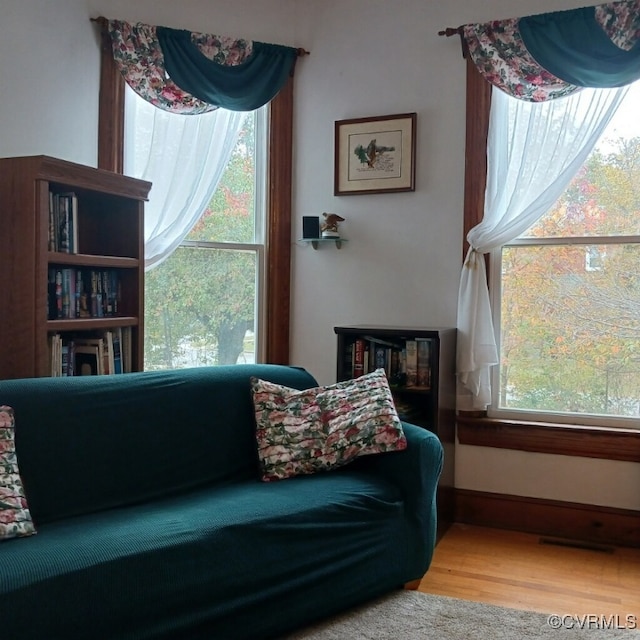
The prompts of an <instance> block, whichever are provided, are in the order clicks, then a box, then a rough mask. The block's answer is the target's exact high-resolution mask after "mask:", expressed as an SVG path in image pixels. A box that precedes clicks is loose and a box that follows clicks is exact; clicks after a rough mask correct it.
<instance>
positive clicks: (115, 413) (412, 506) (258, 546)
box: [0, 365, 443, 640]
mask: <svg viewBox="0 0 640 640" xmlns="http://www.w3.org/2000/svg"><path fill="white" fill-rule="evenodd" d="M251 376H256V377H259V378H262V379H265V380H270V381H273V382H276V383H278V384H283V385H286V386H289V387H293V388H296V389H305V388H309V387H312V386H317V383H316V381H315V380H314V378H313V377H312V376H311V375H310V374H309V373H307V372H306V371H305V370H303V369H300V368H295V367H286V366H279V365H238V366H228V367H207V368H201V369H187V370H180V371H168V372H146V373H132V374H124V375H118V376H87V377H73V378H34V379H27V380H6V381H0V404H6V405H10V406H12V407H13V408H14V412H15V419H16V426H15V440H16V452H17V456H18V464H19V467H20V473H21V477H22V480H23V485H24V489H25V493H26V497H27V500H28V504H29V508H30V510H31V515H32V517H33V520H34V523H35V526H36V529H37V534H36V535H32V536H29V537H22V538H13V539H10V540H5V541H2V542H0V636H1V637H2V638H6V639H7V640H9V639H11V640H13V639H18V638H20V639H21V640H57V639H60V640H62V639H64V640H70V639H72V638H82V639H86V640H89V639H90V640H110V639H117V640H128V639H131V640H134V639H135V640H143V639H146V638H167V639H168V638H171V639H178V638H184V639H185V640H186V639H188V640H197V639H199V638H203V639H205V638H206V639H207V640H234V639H236V638H237V639H240V638H246V639H251V640H259V639H261V638H265V639H266V638H276V637H278V636H280V635H282V634H285V633H287V632H289V631H292V630H293V629H296V628H299V627H301V626H304V625H305V624H308V623H310V622H312V621H315V620H317V619H319V618H322V617H324V616H327V615H330V614H334V613H337V612H339V611H342V610H345V609H347V608H349V607H351V606H354V605H357V604H360V603H362V602H364V601H366V600H368V599H371V598H374V597H377V596H380V595H381V594H383V593H385V592H388V591H390V590H393V589H395V588H399V587H402V585H403V584H405V583H407V582H409V581H413V580H415V579H418V578H420V577H421V576H422V575H423V574H424V573H425V571H426V570H427V568H428V567H429V563H430V561H431V556H432V552H433V548H434V545H435V530H436V515H435V514H436V511H435V492H436V485H437V481H438V476H439V473H440V468H441V464H442V455H443V454H442V447H441V446H440V443H439V441H438V439H437V438H436V437H435V436H434V435H433V434H431V433H430V432H428V431H426V430H424V429H421V428H418V427H416V426H413V425H409V424H403V426H404V430H405V434H406V437H407V440H408V447H407V449H406V450H404V451H401V452H393V453H384V454H381V455H372V456H363V457H361V458H359V459H357V460H356V461H354V462H352V463H351V464H349V465H347V466H345V467H343V468H341V469H338V470H334V471H329V472H323V473H317V474H315V475H309V476H300V477H295V478H290V479H286V480H280V481H276V482H262V481H260V477H259V470H258V457H257V451H256V442H255V417H254V411H253V403H252V398H251V393H250V378H251Z"/></svg>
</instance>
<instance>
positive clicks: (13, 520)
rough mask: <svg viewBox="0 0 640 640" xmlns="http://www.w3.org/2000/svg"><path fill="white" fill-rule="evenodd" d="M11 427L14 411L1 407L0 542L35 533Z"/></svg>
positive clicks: (12, 427) (12, 426)
mask: <svg viewBox="0 0 640 640" xmlns="http://www.w3.org/2000/svg"><path fill="white" fill-rule="evenodd" d="M14 428H15V421H14V417H13V409H12V408H11V407H7V406H0V540H7V539H9V538H19V537H21V536H30V535H32V534H34V533H35V532H36V530H35V527H34V526H33V522H32V520H31V514H30V513H29V508H28V506H27V500H26V498H25V495H24V490H23V488H22V481H21V480H20V473H19V471H18V460H17V458H16V450H15V443H14Z"/></svg>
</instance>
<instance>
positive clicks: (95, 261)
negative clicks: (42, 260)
mask: <svg viewBox="0 0 640 640" xmlns="http://www.w3.org/2000/svg"><path fill="white" fill-rule="evenodd" d="M47 261H48V262H49V264H59V265H63V264H64V265H77V266H86V267H106V268H116V267H119V268H122V269H138V268H139V267H140V260H138V259H137V258H123V257H122V256H97V255H90V254H86V253H60V252H59V251H58V252H54V251H49V252H48V253H47Z"/></svg>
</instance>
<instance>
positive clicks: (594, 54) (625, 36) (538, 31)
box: [459, 0, 640, 102]
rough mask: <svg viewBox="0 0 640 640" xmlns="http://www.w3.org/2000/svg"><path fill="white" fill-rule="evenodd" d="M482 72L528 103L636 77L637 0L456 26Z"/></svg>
mask: <svg viewBox="0 0 640 640" xmlns="http://www.w3.org/2000/svg"><path fill="white" fill-rule="evenodd" d="M459 32H460V33H461V35H462V38H463V41H464V44H465V48H466V50H467V51H468V55H469V56H470V57H471V59H472V60H473V62H474V63H475V65H476V66H477V67H478V69H479V71H480V72H481V73H482V74H483V76H484V77H485V78H486V79H487V80H488V81H489V82H491V83H492V84H494V85H495V86H497V87H499V88H500V89H502V90H503V91H506V92H507V93H508V94H510V95H512V96H514V97H517V98H521V99H524V100H528V101H531V102H542V101H544V100H551V99H554V98H560V97H563V96H566V95H569V94H570V93H573V92H574V91H577V90H579V89H581V88H583V87H599V88H606V87H620V86H623V85H625V84H629V83H631V82H634V81H635V80H637V79H639V78H640V0H623V1H620V2H610V3H607V4H601V5H597V6H592V7H585V8H582V9H573V10H568V11H556V12H552V13H544V14H539V15H535V16H528V17H525V18H512V19H508V20H499V21H493V22H488V23H484V24H468V25H464V26H462V27H460V29H459Z"/></svg>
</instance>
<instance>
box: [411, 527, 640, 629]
mask: <svg viewBox="0 0 640 640" xmlns="http://www.w3.org/2000/svg"><path fill="white" fill-rule="evenodd" d="M551 540H556V539H551ZM562 542H564V541H562ZM418 590H419V591H422V592H424V593H434V594H439V595H445V596H451V597H454V598H461V599H463V600H475V601H477V602H489V603H492V604H497V605H501V606H505V607H510V608H513V609H528V610H531V611H541V612H543V613H557V614H576V615H588V614H602V615H619V616H626V615H628V614H631V615H635V616H637V617H638V619H639V620H640V549H635V548H634V549H632V548H627V547H599V548H598V550H594V549H584V548H574V547H570V546H566V545H564V544H562V545H558V544H551V543H549V539H546V538H545V537H544V536H539V535H535V534H528V533H518V532H514V531H505V530H500V529H488V528H484V527H475V526H470V525H464V524H454V525H452V527H451V528H450V529H449V530H448V531H447V532H446V533H445V535H444V537H443V538H442V539H441V540H440V542H439V543H438V545H437V547H436V550H435V554H434V558H433V562H432V564H431V567H430V569H429V571H428V572H427V574H426V575H425V576H424V578H423V579H422V580H421V582H420V585H419V587H418Z"/></svg>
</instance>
